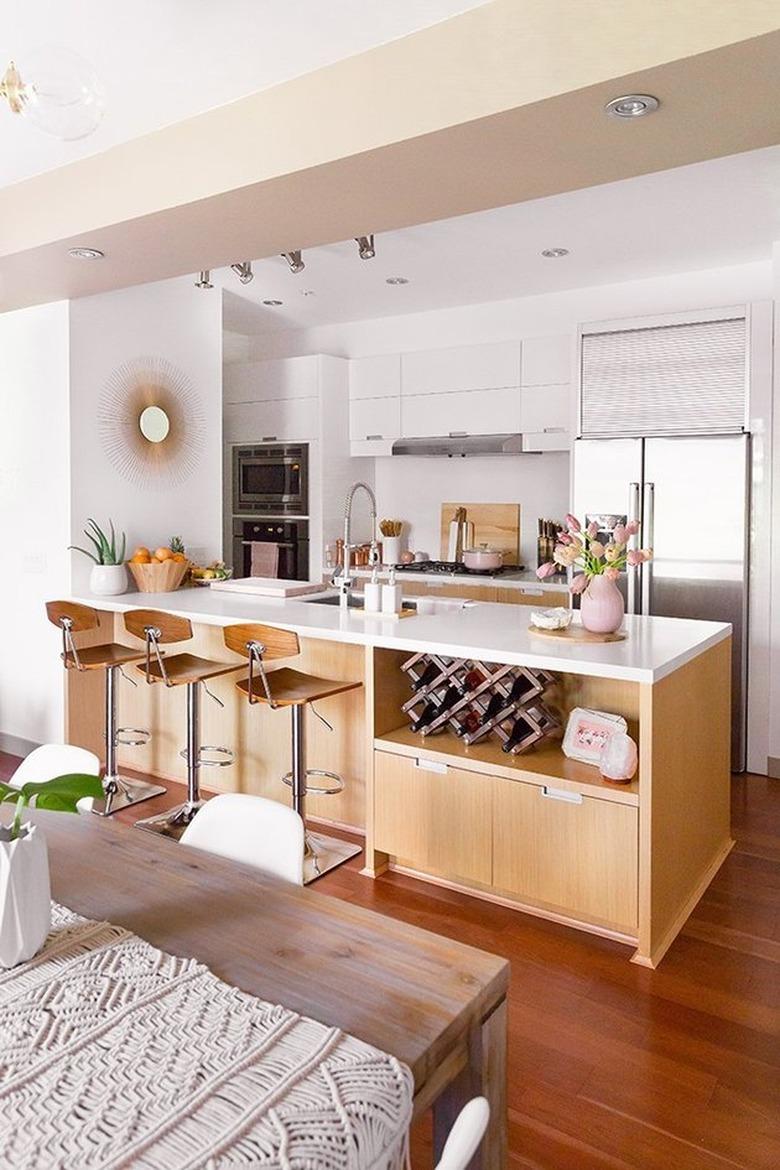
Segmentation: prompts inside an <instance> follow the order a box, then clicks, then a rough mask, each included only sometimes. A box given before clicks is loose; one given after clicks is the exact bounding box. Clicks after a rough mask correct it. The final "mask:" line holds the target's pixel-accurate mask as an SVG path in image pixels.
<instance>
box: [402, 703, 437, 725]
mask: <svg viewBox="0 0 780 1170" xmlns="http://www.w3.org/2000/svg"><path fill="white" fill-rule="evenodd" d="M438 713H439V708H438V707H437V705H436V703H432V702H428V703H426V704H425V706H424V707H423V709H422V711H421V712H420V714H419V715H418V716H417V718H416V719H413V720H412V722H411V723H410V724H409V726H410V727H411V729H412V731H422V729H423V728H424V727H427V726H428V724H429V723H432V722H433V720H434V719H435V718H436V716H437V715H438Z"/></svg>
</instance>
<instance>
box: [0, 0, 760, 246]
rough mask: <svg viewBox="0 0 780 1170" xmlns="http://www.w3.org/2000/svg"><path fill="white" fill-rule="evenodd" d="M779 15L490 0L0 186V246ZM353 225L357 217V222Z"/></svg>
mask: <svg viewBox="0 0 780 1170" xmlns="http://www.w3.org/2000/svg"><path fill="white" fill-rule="evenodd" d="M778 26H780V5H778V4H777V3H776V2H772V3H766V2H765V0H741V3H740V4H739V5H736V4H734V3H733V0H706V2H696V0H653V3H652V4H649V5H641V6H638V5H626V4H620V3H616V2H612V0H606V2H605V0H594V2H588V3H583V2H582V0H545V2H544V3H541V2H540V3H525V2H523V3H520V2H518V0H494V2H493V3H491V4H486V5H483V6H482V7H480V8H476V9H472V10H470V11H469V12H467V13H464V14H462V15H461V16H458V17H455V18H453V19H451V20H448V21H444V22H442V23H440V24H437V25H434V26H432V27H431V28H428V29H424V30H422V31H421V32H418V33H415V34H413V35H410V36H407V37H404V38H402V39H400V40H397V41H393V42H391V43H389V44H386V45H382V46H380V47H378V48H376V49H373V50H371V51H369V52H367V53H362V54H360V55H358V56H355V57H352V58H349V59H347V60H344V61H340V62H338V63H336V64H334V65H331V66H328V67H327V68H324V69H321V70H318V71H316V72H314V73H310V74H307V75H305V76H303V77H300V78H296V79H295V80H293V81H290V82H286V83H284V84H282V85H279V86H276V87H274V88H272V89H268V90H263V91H261V92H259V93H256V94H253V95H251V96H250V97H247V98H244V99H242V100H240V101H237V102H233V103H231V104H229V105H226V106H222V107H220V108H218V109H215V110H211V111H209V112H208V113H205V114H201V115H199V116H198V117H195V118H191V119H188V120H186V121H184V122H180V123H178V124H176V125H173V126H169V127H166V128H165V129H163V130H160V131H158V132H157V133H154V134H150V135H145V136H144V137H142V138H138V139H135V140H133V141H131V142H128V143H125V144H122V145H120V146H116V147H114V148H113V149H111V150H108V151H106V152H104V153H103V154H99V155H95V156H92V157H90V158H87V159H83V160H81V161H79V162H77V163H73V164H71V165H70V166H65V167H60V168H58V169H57V170H54V171H50V172H47V173H46V174H44V175H40V176H37V177H35V178H32V179H29V180H27V181H25V182H22V183H18V184H15V185H13V186H11V187H8V188H6V189H5V190H3V191H0V255H3V254H8V253H11V252H16V251H22V250H26V249H28V248H33V247H37V246H40V245H42V244H45V243H47V242H49V241H52V240H56V239H65V238H69V237H71V236H74V235H77V234H79V233H83V232H87V231H93V230H95V229H97V228H100V227H105V226H108V225H110V224H115V223H122V222H125V221H127V220H131V219H135V218H137V217H140V216H145V215H150V214H153V213H155V212H158V211H162V210H165V209H166V208H170V207H175V206H178V205H180V204H185V203H191V202H194V201H197V200H200V199H207V198H209V197H211V196H213V195H218V194H222V193H224V192H227V191H232V190H235V189H237V188H240V187H245V186H250V185H253V184H257V183H262V182H265V181H267V180H269V179H273V178H277V177H280V176H282V175H285V174H291V173H295V172H297V171H301V170H304V169H307V168H311V167H316V166H321V165H323V164H325V163H329V162H333V161H335V160H337V159H344V158H349V157H351V156H353V155H356V154H362V153H364V152H367V151H372V150H377V149H379V148H381V147H385V146H388V145H391V144H393V143H397V142H403V141H405V140H407V139H410V138H415V137H418V136H420V135H423V134H430V133H434V132H436V131H439V130H442V129H446V128H447V127H450V126H455V125H460V124H463V123H466V122H470V121H474V120H476V119H479V118H485V117H488V116H490V115H493V114H498V113H502V112H504V111H507V110H511V109H518V108H520V107H523V106H528V105H531V104H534V103H538V102H541V101H544V100H547V99H549V98H552V97H555V96H559V95H562V94H564V93H568V92H574V91H577V90H580V89H583V88H585V87H588V86H591V85H595V84H598V83H599V82H600V81H604V80H606V79H608V78H611V77H620V76H623V75H627V74H632V73H635V72H637V71H640V70H646V69H649V68H652V67H654V66H658V65H660V64H663V63H666V62H670V61H674V60H679V59H682V58H685V57H690V56H692V55H695V54H700V53H703V52H706V51H709V50H711V49H714V48H718V47H722V46H724V45H727V44H730V43H733V42H737V41H740V40H744V39H747V38H750V37H753V36H757V35H761V34H763V33H766V32H768V31H770V30H771V29H773V28H777V27H778ZM364 226H365V225H364Z"/></svg>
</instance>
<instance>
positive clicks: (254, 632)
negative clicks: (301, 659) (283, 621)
mask: <svg viewBox="0 0 780 1170" xmlns="http://www.w3.org/2000/svg"><path fill="white" fill-rule="evenodd" d="M224 637H225V645H226V646H227V648H228V650H234V651H235V653H236V654H243V656H244V658H249V645H250V643H254V644H255V645H258V646H262V647H263V658H264V659H265V660H266V661H267V662H268V661H272V660H273V659H274V658H294V657H295V655H296V654H300V652H301V646H300V643H299V641H298V635H297V634H294V633H293V632H292V630H280V629H278V628H277V627H276V626H263V625H260V624H259V623H257V622H242V623H241V624H240V625H236V626H225V630H224Z"/></svg>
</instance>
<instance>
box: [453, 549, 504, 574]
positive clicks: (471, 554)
mask: <svg viewBox="0 0 780 1170" xmlns="http://www.w3.org/2000/svg"><path fill="white" fill-rule="evenodd" d="M503 563H504V554H503V553H502V552H501V551H500V549H497V548H490V547H489V546H488V545H486V544H480V545H479V546H478V547H477V548H467V549H464V550H463V564H464V565H465V566H466V568H467V569H500V568H501V566H502V565H503Z"/></svg>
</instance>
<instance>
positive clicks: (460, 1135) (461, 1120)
mask: <svg viewBox="0 0 780 1170" xmlns="http://www.w3.org/2000/svg"><path fill="white" fill-rule="evenodd" d="M489 1120H490V1105H489V1104H488V1102H487V1100H486V1098H485V1097H472V1098H471V1100H470V1101H468V1102H467V1103H466V1104H465V1105H464V1106H463V1108H462V1109H461V1111H460V1113H459V1114H458V1116H457V1117H456V1118H455V1121H454V1122H453V1125H452V1129H451V1130H450V1132H449V1136H448V1138H447V1141H446V1142H445V1143H444V1149H443V1150H442V1153H441V1160H440V1161H439V1162H437V1163H436V1170H468V1167H469V1166H470V1165H471V1159H472V1158H473V1157H474V1155H475V1153H476V1152H477V1150H478V1148H479V1144H480V1142H481V1141H482V1138H483V1137H484V1134H485V1130H486V1129H487V1124H488V1121H489Z"/></svg>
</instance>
